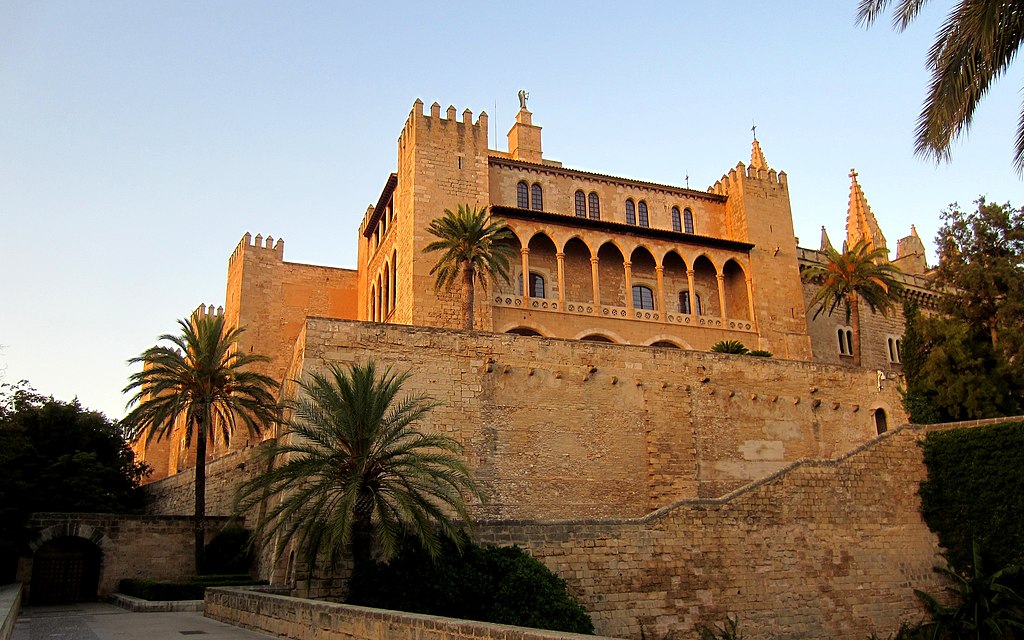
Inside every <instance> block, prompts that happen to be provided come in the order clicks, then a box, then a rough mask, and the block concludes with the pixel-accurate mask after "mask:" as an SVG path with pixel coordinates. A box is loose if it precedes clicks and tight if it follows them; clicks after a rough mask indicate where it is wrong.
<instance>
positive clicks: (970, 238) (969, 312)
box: [936, 197, 1024, 361]
mask: <svg viewBox="0 0 1024 640" xmlns="http://www.w3.org/2000/svg"><path fill="white" fill-rule="evenodd" d="M975 204H976V205H977V208H976V210H974V211H962V210H960V208H959V207H958V206H957V205H955V204H953V205H950V206H949V208H948V209H947V210H946V211H945V212H943V214H942V218H943V225H942V228H941V229H939V233H938V235H937V237H936V243H937V244H938V246H939V255H941V256H942V260H941V261H940V262H939V266H938V270H937V271H938V274H937V275H938V282H939V284H940V285H943V286H945V287H946V292H945V296H944V299H943V303H944V304H943V306H942V311H943V312H945V313H946V314H948V315H950V316H952V317H955V318H960V319H962V320H964V321H966V322H968V323H970V324H972V325H978V326H981V327H984V328H985V329H986V330H987V331H988V333H989V337H990V340H991V342H992V347H993V348H996V349H998V350H999V351H1001V352H1002V353H1003V354H1004V355H1005V356H1006V357H1007V358H1008V359H1011V360H1017V361H1020V360H1021V359H1022V358H1024V210H1022V209H1019V208H1016V207H1014V206H1012V205H1011V204H1010V203H1008V202H1007V203H1006V204H1003V205H999V204H994V203H989V202H986V200H985V198H984V197H979V198H978V200H977V201H975Z"/></svg>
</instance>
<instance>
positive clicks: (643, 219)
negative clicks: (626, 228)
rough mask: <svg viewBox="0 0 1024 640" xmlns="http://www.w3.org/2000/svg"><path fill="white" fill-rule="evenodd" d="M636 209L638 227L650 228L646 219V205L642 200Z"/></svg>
mask: <svg viewBox="0 0 1024 640" xmlns="http://www.w3.org/2000/svg"><path fill="white" fill-rule="evenodd" d="M638 208H639V209H640V226H641V227H649V226H651V225H650V221H649V220H648V219H647V203H646V202H644V201H643V200H641V201H640V206H639V207H638Z"/></svg>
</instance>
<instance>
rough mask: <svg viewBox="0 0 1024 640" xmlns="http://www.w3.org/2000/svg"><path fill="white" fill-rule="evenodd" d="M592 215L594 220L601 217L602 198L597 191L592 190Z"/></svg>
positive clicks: (590, 198)
mask: <svg viewBox="0 0 1024 640" xmlns="http://www.w3.org/2000/svg"><path fill="white" fill-rule="evenodd" d="M589 200H590V203H589V204H590V217H591V219H593V220H600V219H601V200H600V199H598V197H597V193H596V192H594V191H591V192H590V196H589Z"/></svg>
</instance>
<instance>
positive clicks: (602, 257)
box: [597, 241, 631, 307]
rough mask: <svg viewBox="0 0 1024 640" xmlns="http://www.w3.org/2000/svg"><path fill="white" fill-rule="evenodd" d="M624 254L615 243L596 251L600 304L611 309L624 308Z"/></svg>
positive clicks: (603, 245)
mask: <svg viewBox="0 0 1024 640" xmlns="http://www.w3.org/2000/svg"><path fill="white" fill-rule="evenodd" d="M625 256H626V254H625V253H623V252H622V249H621V248H620V247H619V246H618V244H616V243H615V242H612V241H609V242H605V243H604V244H602V245H601V248H600V249H598V250H597V258H598V260H599V263H598V265H597V268H598V276H597V279H598V286H599V287H600V293H601V304H602V305H608V306H612V307H625V306H626V296H627V295H631V294H630V292H627V291H626V271H625V262H626V258H625Z"/></svg>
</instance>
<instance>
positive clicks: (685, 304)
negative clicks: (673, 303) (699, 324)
mask: <svg viewBox="0 0 1024 640" xmlns="http://www.w3.org/2000/svg"><path fill="white" fill-rule="evenodd" d="M679 313H690V292H689V291H680V292H679Z"/></svg>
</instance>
